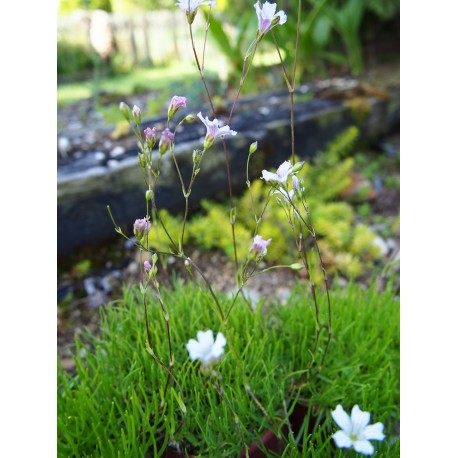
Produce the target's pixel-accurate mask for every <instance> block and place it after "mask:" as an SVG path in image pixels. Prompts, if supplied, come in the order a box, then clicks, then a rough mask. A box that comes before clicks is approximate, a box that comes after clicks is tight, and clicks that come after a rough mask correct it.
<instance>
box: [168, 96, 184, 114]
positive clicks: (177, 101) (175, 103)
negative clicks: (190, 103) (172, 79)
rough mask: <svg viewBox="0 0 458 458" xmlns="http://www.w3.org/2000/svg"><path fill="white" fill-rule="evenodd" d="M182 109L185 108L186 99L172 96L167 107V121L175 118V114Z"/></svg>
mask: <svg viewBox="0 0 458 458" xmlns="http://www.w3.org/2000/svg"><path fill="white" fill-rule="evenodd" d="M182 107H186V97H181V96H179V95H174V96H173V97H172V100H171V101H170V105H169V112H168V118H169V120H170V119H172V118H173V117H174V116H175V113H176V112H177V111H178V110H179V109H180V108H182Z"/></svg>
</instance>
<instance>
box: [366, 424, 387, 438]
mask: <svg viewBox="0 0 458 458" xmlns="http://www.w3.org/2000/svg"><path fill="white" fill-rule="evenodd" d="M361 435H362V436H364V438H365V439H373V440H376V441H382V440H383V439H385V434H383V424H382V423H380V422H378V423H375V424H373V425H369V426H366V427H365V428H364V429H363V431H362V433H361Z"/></svg>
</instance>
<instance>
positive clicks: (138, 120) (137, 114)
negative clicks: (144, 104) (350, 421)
mask: <svg viewBox="0 0 458 458" xmlns="http://www.w3.org/2000/svg"><path fill="white" fill-rule="evenodd" d="M132 116H133V117H134V121H135V123H136V124H140V123H141V122H142V112H141V111H140V108H139V107H137V105H134V107H133V108H132Z"/></svg>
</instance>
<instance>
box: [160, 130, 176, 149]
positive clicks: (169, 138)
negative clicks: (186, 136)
mask: <svg viewBox="0 0 458 458" xmlns="http://www.w3.org/2000/svg"><path fill="white" fill-rule="evenodd" d="M173 139H174V135H173V133H172V132H170V130H169V128H165V129H164V131H163V132H162V135H161V141H160V142H159V153H160V154H161V155H162V154H165V153H166V152H167V151H168V150H169V149H170V146H171V145H172V143H173Z"/></svg>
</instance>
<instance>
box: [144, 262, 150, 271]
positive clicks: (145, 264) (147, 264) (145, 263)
mask: <svg viewBox="0 0 458 458" xmlns="http://www.w3.org/2000/svg"><path fill="white" fill-rule="evenodd" d="M143 268H144V269H145V272H149V271H150V270H151V264H150V263H149V262H148V261H145V262H144V263H143Z"/></svg>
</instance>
